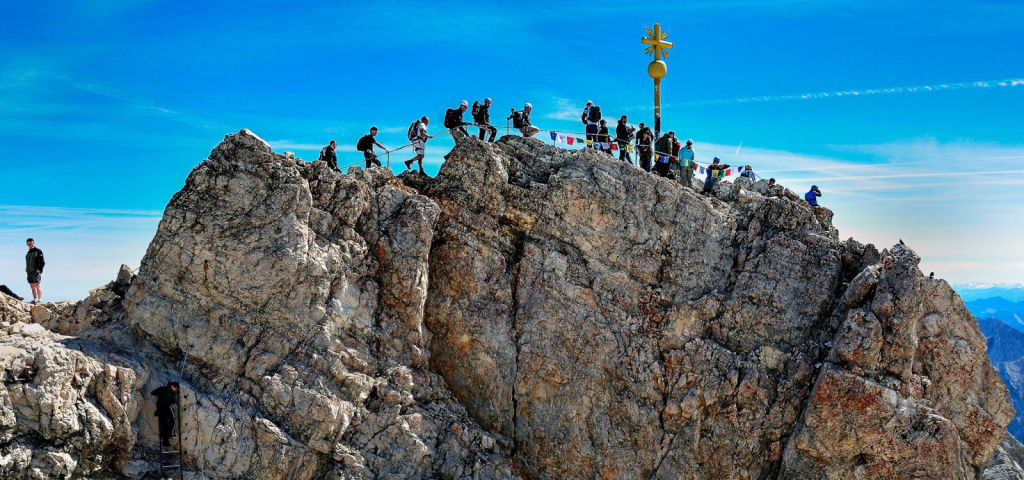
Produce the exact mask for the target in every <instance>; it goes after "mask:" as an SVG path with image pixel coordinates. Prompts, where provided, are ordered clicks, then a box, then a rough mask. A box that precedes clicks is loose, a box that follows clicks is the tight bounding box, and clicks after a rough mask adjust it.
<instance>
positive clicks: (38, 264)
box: [25, 238, 46, 303]
mask: <svg viewBox="0 0 1024 480" xmlns="http://www.w3.org/2000/svg"><path fill="white" fill-rule="evenodd" d="M25 245H28V253H26V254H25V273H26V274H28V286H29V287H31V288H32V303H39V302H42V301H43V289H42V287H40V286H39V282H40V281H41V280H42V278H43V266H44V265H46V261H45V260H44V259H43V251H42V250H40V249H38V248H36V241H35V240H32V239H31V238H29V239H27V240H25Z"/></svg>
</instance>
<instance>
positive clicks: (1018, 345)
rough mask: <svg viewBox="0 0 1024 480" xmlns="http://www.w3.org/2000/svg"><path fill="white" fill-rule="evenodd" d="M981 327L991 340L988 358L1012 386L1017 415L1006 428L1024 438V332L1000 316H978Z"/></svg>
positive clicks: (1019, 437)
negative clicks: (999, 317) (1008, 323)
mask: <svg viewBox="0 0 1024 480" xmlns="http://www.w3.org/2000/svg"><path fill="white" fill-rule="evenodd" d="M978 327H980V328H981V333H983V334H985V338H986V339H987V340H988V358H989V359H990V360H991V361H992V365H993V366H994V367H996V371H998V372H999V378H1002V379H1003V382H1005V383H1006V387H1007V388H1009V389H1010V402H1012V403H1013V407H1014V408H1016V409H1017V417H1016V418H1014V419H1013V420H1012V421H1011V422H1010V425H1008V426H1007V427H1006V429H1007V430H1009V432H1010V433H1011V434H1012V435H1013V436H1014V437H1016V438H1017V439H1021V438H1024V332H1021V331H1020V330H1018V329H1016V328H1013V327H1011V326H1010V325H1007V324H1006V323H1005V322H1003V321H1002V320H1000V319H998V318H993V317H988V318H980V317H979V318H978Z"/></svg>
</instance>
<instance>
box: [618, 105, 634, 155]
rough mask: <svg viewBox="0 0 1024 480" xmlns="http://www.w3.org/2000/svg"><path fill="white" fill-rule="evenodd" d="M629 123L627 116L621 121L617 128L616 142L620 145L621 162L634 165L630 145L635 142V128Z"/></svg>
mask: <svg viewBox="0 0 1024 480" xmlns="http://www.w3.org/2000/svg"><path fill="white" fill-rule="evenodd" d="M627 121H628V119H627V118H626V116H625V115H623V116H622V118H620V119H619V124H618V125H616V126H615V142H616V143H618V144H619V160H624V161H627V162H629V163H630V164H632V163H633V158H632V157H631V156H630V155H629V144H630V143H631V142H632V141H633V127H631V126H629V124H628V123H626V122H627Z"/></svg>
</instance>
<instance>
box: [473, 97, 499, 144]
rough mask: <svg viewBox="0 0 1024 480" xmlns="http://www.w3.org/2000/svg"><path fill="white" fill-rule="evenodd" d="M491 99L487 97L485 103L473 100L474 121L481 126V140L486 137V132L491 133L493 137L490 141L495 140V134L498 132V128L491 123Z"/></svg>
mask: <svg viewBox="0 0 1024 480" xmlns="http://www.w3.org/2000/svg"><path fill="white" fill-rule="evenodd" d="M490 108H491V99H490V98H485V99H484V103H480V102H477V101H474V102H473V112H472V113H473V123H475V124H476V126H477V127H479V128H480V140H483V139H484V134H486V133H490V134H491V138H489V139H488V140H487V141H488V142H493V141H494V136H495V135H497V134H498V129H497V128H494V127H493V126H492V125H491V113H490Z"/></svg>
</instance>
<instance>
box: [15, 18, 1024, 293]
mask: <svg viewBox="0 0 1024 480" xmlns="http://www.w3.org/2000/svg"><path fill="white" fill-rule="evenodd" d="M37 3H40V4H38V5H36V4H31V2H16V3H14V4H11V5H7V6H5V15H4V17H3V19H0V52H2V54H3V55H2V58H3V61H2V62H0V149H2V151H3V152H4V156H5V158H4V159H3V161H2V162H3V176H2V180H0V182H2V188H0V283H7V284H10V285H12V286H13V287H14V288H15V290H16V291H19V292H21V293H22V294H24V293H26V292H27V290H28V288H27V285H25V284H24V278H23V277H24V275H23V274H22V273H21V270H22V269H23V268H22V263H23V262H22V255H23V251H24V238H25V237H26V236H33V237H35V238H36V239H37V241H38V243H39V246H40V247H41V248H43V249H44V251H46V253H47V257H48V262H49V265H50V266H49V268H48V270H47V274H46V276H45V277H44V294H45V296H46V297H47V298H48V299H57V298H77V297H81V296H84V295H85V294H86V293H87V291H88V289H89V288H92V287H94V286H98V285H100V284H103V283H105V282H106V281H108V280H110V279H112V278H113V277H114V275H115V274H116V271H117V267H118V266H119V265H120V264H121V263H127V264H130V265H132V266H137V264H138V261H139V259H140V258H141V256H142V254H143V253H144V251H145V247H146V245H147V243H148V241H149V239H150V238H151V237H152V234H153V232H154V231H155V229H156V225H157V223H158V221H159V215H160V212H161V211H162V209H163V207H164V206H165V205H166V202H167V201H168V199H169V198H170V196H171V195H172V194H173V193H174V192H175V191H177V190H178V189H179V188H181V186H182V184H183V183H184V180H185V177H186V176H187V175H188V172H189V171H190V170H191V168H192V167H193V166H194V165H195V164H196V163H198V162H200V161H201V160H202V159H204V158H205V157H206V156H207V155H208V153H209V151H210V150H211V149H212V148H213V146H215V145H216V144H217V143H218V142H219V141H220V140H221V139H222V138H223V136H224V135H225V134H227V133H231V132H235V131H238V130H239V129H241V128H250V129H252V130H253V131H255V132H256V133H257V134H259V135H260V136H261V137H263V138H264V139H266V140H268V141H269V142H270V143H271V145H273V146H274V148H275V149H276V150H278V151H285V150H288V151H294V152H296V153H297V154H298V155H299V156H300V157H302V158H304V159H307V160H314V159H315V158H316V156H317V152H318V151H319V148H320V147H321V146H322V145H324V144H326V142H327V141H328V140H330V139H332V138H334V139H337V140H338V141H339V143H340V144H341V146H342V149H343V150H345V151H343V152H342V153H341V155H340V156H341V160H340V161H341V162H342V163H343V164H347V163H353V162H357V161H358V160H359V154H358V153H356V152H354V151H353V150H354V148H353V146H354V144H355V141H356V140H357V139H358V138H359V136H360V135H362V134H363V133H364V131H365V130H366V129H367V128H368V127H369V126H370V125H377V126H378V127H380V128H381V129H382V132H381V134H380V135H379V136H378V139H379V140H380V141H381V143H383V144H385V145H388V146H395V145H400V144H404V143H406V141H405V140H404V131H405V128H406V127H407V126H408V124H409V122H411V121H412V120H413V119H415V118H416V117H418V116H420V115H423V114H426V115H429V116H431V118H432V119H433V120H434V122H432V125H431V126H432V127H433V128H432V131H433V132H437V131H439V129H440V121H441V117H442V116H443V112H444V109H445V108H447V107H450V106H455V105H457V103H458V101H459V100H461V99H464V98H465V99H468V100H470V101H471V102H472V100H474V99H483V98H484V97H488V96H489V97H492V98H493V99H494V106H493V107H492V118H493V119H501V118H504V116H506V113H505V112H507V111H508V109H509V108H510V107H513V106H515V107H517V108H518V107H520V106H521V105H522V104H523V102H526V101H529V102H531V103H533V105H534V114H533V117H534V118H533V119H534V124H536V125H538V126H540V127H541V128H552V129H565V130H570V131H578V129H579V126H578V121H577V120H576V118H577V115H578V112H579V111H580V109H581V108H582V106H583V103H584V102H585V101H586V100H587V99H593V100H595V102H596V103H598V104H599V105H601V106H602V110H603V111H604V113H605V115H606V116H609V117H611V118H614V117H617V116H618V115H619V114H623V113H624V114H628V115H629V116H630V120H631V122H632V123H637V122H640V121H647V122H649V121H650V120H651V116H652V108H651V97H652V86H651V80H650V78H649V77H647V74H646V65H647V63H648V61H649V57H646V56H645V55H644V54H643V45H641V43H640V41H639V40H640V37H641V36H642V35H643V32H644V28H645V27H647V26H649V25H652V24H653V23H655V22H660V23H661V25H662V27H663V28H664V29H665V31H667V32H668V33H669V35H670V38H669V40H670V41H673V42H674V43H675V48H674V49H673V50H672V54H671V55H670V57H669V58H668V65H669V68H668V76H667V77H666V78H665V80H664V83H663V89H662V91H663V93H662V95H663V103H664V104H665V108H664V113H663V116H664V120H663V122H664V125H665V128H666V129H673V130H675V131H676V132H677V133H679V134H680V135H681V136H683V137H686V138H693V139H694V140H695V142H696V150H697V161H698V162H701V161H702V160H704V161H706V160H708V159H710V158H711V157H712V156H715V155H717V156H720V157H722V158H723V159H725V160H726V161H729V162H733V163H736V162H739V163H750V164H752V165H754V167H755V168H756V169H757V170H758V171H759V173H760V174H762V175H767V176H774V177H776V178H778V179H779V180H780V181H781V182H782V183H783V184H785V185H787V186H789V187H790V188H792V189H793V190H795V191H797V192H798V193H802V192H803V191H804V190H806V188H807V187H808V186H809V185H810V184H811V183H815V184H818V185H819V186H820V187H821V188H822V190H823V191H824V193H825V196H824V197H823V199H822V200H823V203H824V204H825V205H827V206H829V207H830V208H832V209H833V210H835V212H836V219H835V223H836V225H837V226H838V228H839V229H840V234H841V236H842V237H844V238H845V237H848V236H853V237H855V238H857V239H859V240H862V241H865V242H874V243H876V244H879V245H881V246H884V245H889V244H891V243H894V242H895V241H896V240H898V239H899V238H903V239H904V240H905V241H906V242H907V243H908V244H910V245H911V246H912V247H914V248H915V249H916V250H917V251H918V253H919V254H921V255H922V257H924V260H923V262H922V268H923V269H925V270H926V271H929V270H934V271H935V272H936V275H938V276H940V277H943V278H947V279H949V280H950V281H953V282H958V283H965V282H979V281H996V282H1020V281H1024V252H1021V250H1020V248H1019V247H1018V245H1017V244H1018V243H1019V239H1020V238H1022V237H1024V226H1022V223H1024V222H1021V221H1020V219H1021V218H1024V194H1022V193H1021V186H1022V185H1021V184H1022V183H1024V180H1022V178H1024V175H1022V174H1024V121H1022V120H1024V119H1022V118H1021V116H1022V114H1021V112H1024V53H1021V49H1020V45H1022V44H1024V5H1022V4H1019V3H1018V2H1010V1H989V2H904V1H893V2H886V3H885V4H884V5H879V4H878V2H853V1H820V2H803V1H779V2H760V1H753V0H741V1H715V2H710V1H706V2H704V1H697V2H688V3H686V4H684V5H678V6H658V7H652V6H650V5H649V4H642V3H636V4H632V5H626V3H627V2H608V3H601V2H560V3H559V4H557V5H544V4H539V3H538V4H526V3H523V2H494V3H491V2H472V3H465V4H458V3H452V2H443V3H441V2H438V3H432V2H398V3H388V4H385V3H378V2H353V3H351V4H337V3H334V4H330V5H318V4H314V3H295V2H289V3H285V2H263V1H247V2H208V3H211V4H199V3H192V2H156V1H145V0H120V1H91V2H37ZM839 93H842V95H839ZM495 123H500V122H499V121H497V120H496V122H495ZM503 130H504V129H502V131H503ZM502 133H503V132H502ZM741 143H742V145H743V146H742V148H739V153H738V154H737V148H738V147H739V145H740V144H741ZM450 146H451V141H450V139H447V138H444V137H442V138H439V139H437V140H436V141H434V142H431V143H430V144H428V156H427V160H428V162H427V163H428V168H427V170H428V172H429V173H431V174H433V173H434V172H436V170H437V168H438V166H439V165H440V162H441V155H443V154H444V153H445V152H446V151H447V150H448V148H450ZM403 153H405V152H403ZM405 158H407V156H406V155H401V159H405ZM43 207H45V208H43Z"/></svg>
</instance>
